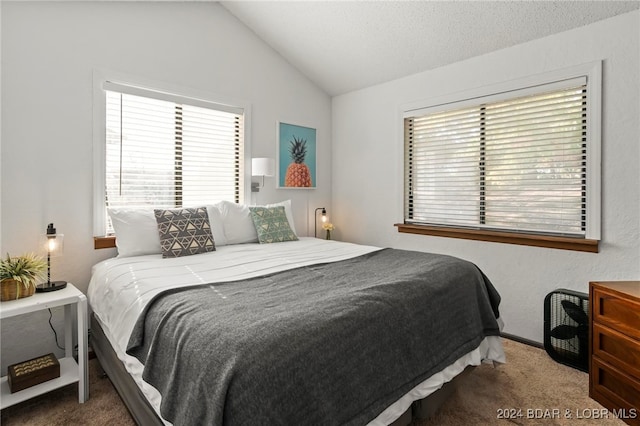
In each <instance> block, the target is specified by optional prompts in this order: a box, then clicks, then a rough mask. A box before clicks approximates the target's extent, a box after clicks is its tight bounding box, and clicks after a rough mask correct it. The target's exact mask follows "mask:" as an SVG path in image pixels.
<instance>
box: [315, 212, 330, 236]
mask: <svg viewBox="0 0 640 426" xmlns="http://www.w3.org/2000/svg"><path fill="white" fill-rule="evenodd" d="M318 210H322V223H325V222H326V221H327V209H325V208H324V207H318V208H317V209H316V211H315V212H314V213H313V226H314V228H313V236H314V237H316V238H318Z"/></svg>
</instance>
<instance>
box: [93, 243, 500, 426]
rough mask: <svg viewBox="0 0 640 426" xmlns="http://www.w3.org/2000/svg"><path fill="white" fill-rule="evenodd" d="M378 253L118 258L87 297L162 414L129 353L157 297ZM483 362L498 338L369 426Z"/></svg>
mask: <svg viewBox="0 0 640 426" xmlns="http://www.w3.org/2000/svg"><path fill="white" fill-rule="evenodd" d="M376 250H380V249H379V248H377V247H372V246H363V245H355V244H349V243H342V242H336V241H326V240H319V239H315V238H301V239H300V241H297V242H288V243H283V244H263V245H260V244H239V245H231V246H223V247H219V248H218V250H217V251H216V252H214V253H207V254H201V255H198V256H188V257H181V258H175V259H162V258H161V257H160V255H148V256H136V257H127V258H114V259H108V260H106V261H103V262H100V263H99V264H97V265H95V266H94V268H93V271H92V272H93V274H92V279H91V282H90V285H89V290H88V298H89V302H90V304H91V307H92V309H93V312H94V314H95V316H96V317H97V319H98V321H99V322H100V324H101V325H102V327H103V329H104V331H105V335H106V336H107V338H108V339H109V341H110V343H111V345H112V347H113V348H114V350H115V352H116V354H117V355H118V357H119V359H120V360H121V361H122V362H123V364H124V366H125V368H126V370H127V371H128V372H129V374H131V376H132V377H133V378H134V380H135V382H136V384H137V385H138V387H139V388H140V389H141V391H142V393H143V394H144V395H145V397H146V398H147V399H148V400H149V402H150V404H151V405H152V407H153V408H154V409H155V410H156V412H157V413H159V406H160V401H161V397H160V394H159V393H158V391H157V390H156V389H154V388H153V387H152V386H150V385H149V384H147V383H146V382H144V381H143V380H142V378H141V377H142V371H143V365H142V364H141V363H140V362H139V361H138V360H137V359H135V358H134V357H131V356H129V355H127V354H126V353H125V349H126V346H127V342H128V339H129V336H130V334H131V330H132V328H133V325H134V323H135V321H136V320H137V318H138V316H139V315H140V313H141V312H142V311H143V309H144V307H145V306H146V305H147V303H148V302H149V301H150V300H152V299H153V298H154V297H155V296H156V295H158V294H159V293H161V292H163V291H165V290H168V289H174V288H177V287H187V286H193V285H199V284H208V283H216V282H225V281H235V280H241V279H248V278H253V277H258V276H262V275H266V274H271V273H275V272H280V271H285V270H289V269H293V268H298V267H301V266H308V265H314V264H320V263H328V262H337V261H340V260H346V259H350V258H353V257H357V256H361V255H364V254H367V253H371V252H374V251H376ZM482 360H491V361H497V362H504V352H503V351H502V346H501V343H500V339H499V338H498V337H495V336H493V337H487V338H485V339H484V340H483V341H482V343H481V344H480V345H479V346H478V348H476V349H474V350H473V351H471V352H469V353H468V354H466V355H464V356H462V357H460V358H459V359H458V360H457V361H456V362H454V363H453V364H452V365H450V366H448V367H447V368H445V369H444V370H442V371H441V372H439V373H437V374H435V375H433V376H432V377H430V378H429V379H427V380H426V381H424V382H423V383H421V384H419V385H418V386H416V387H415V388H414V389H413V390H411V391H410V392H409V393H407V394H406V395H405V396H403V397H402V398H400V399H399V400H398V401H397V402H396V403H394V404H392V405H391V406H390V407H389V408H387V409H386V410H385V411H384V412H382V413H381V414H380V415H379V416H378V417H377V418H376V419H374V420H373V421H372V422H371V424H375V425H383V424H389V423H391V422H393V421H394V420H395V419H396V418H397V417H399V416H400V415H402V414H403V413H404V411H405V410H406V409H407V408H408V407H409V406H410V405H411V403H412V402H413V401H414V400H418V399H421V398H424V397H425V396H427V395H429V394H431V393H432V392H434V391H436V390H437V389H439V388H440V387H441V386H442V385H443V384H444V383H446V382H448V381H449V380H451V378H453V377H455V376H456V375H457V374H459V373H460V372H461V371H463V370H464V368H465V367H466V366H468V365H478V364H479V363H480V362H481V361H482Z"/></svg>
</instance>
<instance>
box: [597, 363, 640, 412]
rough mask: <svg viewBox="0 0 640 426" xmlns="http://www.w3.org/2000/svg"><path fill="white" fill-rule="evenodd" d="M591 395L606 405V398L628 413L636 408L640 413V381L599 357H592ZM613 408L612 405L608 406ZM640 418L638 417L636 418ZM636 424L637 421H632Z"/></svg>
mask: <svg viewBox="0 0 640 426" xmlns="http://www.w3.org/2000/svg"><path fill="white" fill-rule="evenodd" d="M590 374H591V380H592V382H591V395H590V396H591V397H592V398H594V399H595V400H597V401H600V402H601V403H602V404H603V405H604V406H605V407H606V406H607V404H605V403H604V402H605V401H602V400H601V399H600V398H598V396H600V395H601V396H603V397H604V398H605V400H609V401H611V402H612V403H613V404H615V407H617V408H622V409H624V410H625V411H626V412H627V413H629V412H631V410H632V409H634V410H635V411H634V412H636V413H640V411H638V410H640V381H637V380H635V379H633V378H631V377H628V376H625V374H624V373H623V372H621V371H620V370H618V369H617V368H615V367H612V366H611V365H608V364H606V363H604V362H602V361H600V360H599V359H598V358H596V357H593V358H591V371H590ZM607 408H610V409H611V408H612V407H607ZM635 420H638V419H635ZM632 424H636V423H632Z"/></svg>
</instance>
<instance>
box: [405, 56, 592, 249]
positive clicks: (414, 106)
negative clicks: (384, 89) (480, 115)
mask: <svg viewBox="0 0 640 426" xmlns="http://www.w3.org/2000/svg"><path fill="white" fill-rule="evenodd" d="M579 78H586V86H587V129H586V130H587V158H586V164H587V166H586V200H587V206H586V227H585V236H584V238H580V237H561V236H552V235H540V234H535V233H524V232H515V231H514V232H509V231H497V230H484V229H481V228H473V227H471V228H468V227H455V226H439V225H422V224H415V223H408V222H405V209H404V206H405V204H404V203H405V186H406V185H407V182H406V181H405V174H404V167H405V165H404V157H405V144H404V136H405V135H404V119H405V118H406V117H409V116H413V115H416V113H419V112H420V111H421V110H424V111H427V110H429V111H438V110H440V111H442V110H447V109H454V108H455V109H457V108H463V107H465V106H471V105H477V104H478V103H480V102H485V101H486V100H489V101H491V100H492V99H499V98H501V97H505V96H506V97H508V95H509V93H510V92H522V91H530V92H531V93H535V92H536V90H539V91H541V90H540V89H538V86H546V87H551V86H552V85H555V84H559V85H560V84H562V82H563V81H566V80H573V79H579ZM542 90H544V89H542ZM516 96H517V95H516ZM514 97H515V96H514ZM480 98H482V100H479V99H480ZM601 111H602V61H600V60H599V61H594V62H590V63H586V64H581V65H577V66H573V67H569V68H564V69H560V70H555V71H551V72H546V73H542V74H537V75H532V76H527V77H523V78H519V79H515V80H511V81H507V82H504V83H498V84H493V85H489V86H484V87H480V88H475V89H471V90H466V91H462V92H457V93H452V94H448V95H444V96H440V97H435V98H432V99H426V100H421V101H417V102H412V103H407V104H404V105H401V106H400V108H399V114H398V115H399V116H398V123H399V130H398V141H399V144H398V145H399V153H400V156H399V159H398V165H399V167H398V177H399V182H401V185H400V189H401V191H400V192H399V193H398V199H397V203H396V206H397V208H398V217H399V218H401V220H399V221H398V222H397V223H395V224H394V226H396V227H397V228H398V232H401V233H410V234H421V235H431V236H440V237H450V238H464V239H471V240H481V241H492V242H501V243H510V244H520V245H530V246H538V247H551V248H560V249H566V250H578V251H587V252H597V251H598V242H599V240H600V238H601V129H602V127H601V126H602V123H601V120H602V112H601Z"/></svg>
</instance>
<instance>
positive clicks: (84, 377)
mask: <svg viewBox="0 0 640 426" xmlns="http://www.w3.org/2000/svg"><path fill="white" fill-rule="evenodd" d="M77 306H78V370H79V371H78V372H79V374H80V377H79V380H78V401H79V402H80V403H83V402H85V401H86V400H87V399H89V368H88V367H89V366H88V364H87V362H88V359H87V343H88V342H87V340H88V336H87V298H86V297H85V296H84V295H82V296H80V297H79V298H78V303H77Z"/></svg>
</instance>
